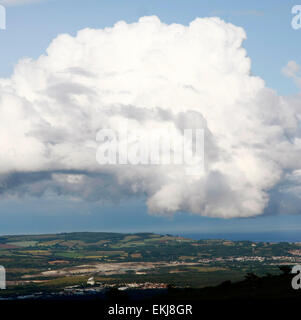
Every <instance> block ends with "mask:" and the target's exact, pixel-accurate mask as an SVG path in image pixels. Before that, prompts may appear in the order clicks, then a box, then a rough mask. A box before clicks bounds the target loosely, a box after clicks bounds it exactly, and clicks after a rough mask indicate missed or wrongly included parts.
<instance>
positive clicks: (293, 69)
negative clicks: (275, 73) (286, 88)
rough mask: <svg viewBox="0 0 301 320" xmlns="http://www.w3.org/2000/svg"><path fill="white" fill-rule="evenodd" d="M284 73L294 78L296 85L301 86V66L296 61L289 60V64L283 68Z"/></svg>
mask: <svg viewBox="0 0 301 320" xmlns="http://www.w3.org/2000/svg"><path fill="white" fill-rule="evenodd" d="M282 74H283V75H285V76H286V77H288V78H292V79H293V80H294V82H295V84H296V86H297V87H298V88H301V73H300V66H299V65H298V64H297V63H296V62H295V61H293V60H291V61H289V62H288V63H287V65H286V66H285V67H283V68H282Z"/></svg>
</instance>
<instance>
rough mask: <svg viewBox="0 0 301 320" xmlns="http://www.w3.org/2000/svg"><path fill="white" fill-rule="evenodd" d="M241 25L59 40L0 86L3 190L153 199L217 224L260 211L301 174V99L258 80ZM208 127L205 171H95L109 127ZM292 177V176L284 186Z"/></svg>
mask: <svg viewBox="0 0 301 320" xmlns="http://www.w3.org/2000/svg"><path fill="white" fill-rule="evenodd" d="M245 38H246V35H245V32H244V30H243V29H242V28H239V27H236V26H234V25H232V24H227V23H225V22H223V21H222V20H220V19H218V18H205V19H196V20H194V21H193V22H191V23H190V25H189V26H183V25H179V24H172V25H166V24H164V23H162V22H161V21H160V20H159V19H158V18H157V17H144V18H141V19H140V20H139V22H137V23H133V24H127V23H125V22H118V23H117V24H116V25H115V26H114V27H113V28H106V29H102V30H92V29H85V30H82V31H79V32H78V34H77V36H76V37H71V36H70V35H67V34H64V35H60V36H59V37H58V38H56V39H55V40H54V41H53V42H52V43H51V45H50V46H49V48H48V49H47V54H46V55H43V56H41V57H40V58H38V59H37V60H29V59H25V60H22V61H20V62H19V63H18V65H17V66H16V68H15V71H14V74H13V75H12V77H11V78H9V79H0V147H1V149H0V150H1V153H0V177H1V178H0V192H1V194H2V197H5V196H6V195H7V194H15V195H20V196H21V195H23V194H26V193H29V194H31V195H36V196H42V195H43V194H45V193H46V194H47V192H55V193H56V194H58V195H70V196H71V197H77V198H78V197H79V198H83V199H88V200H99V199H103V198H105V199H114V200H115V199H120V198H122V197H132V196H137V197H146V202H147V205H148V208H149V211H150V212H151V213H154V214H167V215H170V214H172V213H174V212H176V211H188V212H191V213H195V214H201V215H206V216H213V217H226V218H228V217H248V216H254V215H258V214H261V213H263V212H264V209H265V208H266V206H267V205H268V202H269V194H270V191H271V190H273V188H275V186H277V185H279V184H281V182H282V181H284V180H285V179H287V180H289V179H291V177H292V175H294V172H300V171H298V170H299V169H300V165H299V157H300V145H301V143H300V141H301V140H300V139H299V138H298V137H299V120H300V109H299V110H298V102H296V101H295V100H294V101H291V100H288V99H285V98H283V97H279V96H278V95H277V94H276V93H275V92H273V91H272V90H270V89H267V88H265V84H264V81H263V80H262V79H260V78H258V77H254V76H252V74H251V63H250V59H249V58H248V57H247V55H246V51H245V50H244V49H243V48H242V47H241V45H242V42H243V40H244V39H245ZM125 124H127V125H128V126H129V127H130V128H133V129H135V130H140V131H142V132H143V131H144V132H148V130H151V129H152V128H164V127H174V128H176V129H177V130H180V129H183V128H184V127H185V128H189V127H191V128H193V127H194V126H196V125H197V126H201V127H202V128H204V129H205V159H206V166H205V172H204V173H203V174H202V175H201V176H199V177H198V178H197V179H196V178H195V177H191V176H188V175H186V174H185V171H184V170H183V168H181V167H176V168H175V167H173V166H170V167H168V166H146V167H138V166H126V167H124V166H100V165H99V164H98V163H97V162H96V159H95V155H96V150H97V147H98V144H97V141H96V138H95V137H96V134H97V132H98V130H100V129H102V128H112V129H118V127H120V126H124V125H125ZM286 177H288V178H286Z"/></svg>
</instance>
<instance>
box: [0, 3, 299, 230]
mask: <svg viewBox="0 0 301 320" xmlns="http://www.w3.org/2000/svg"><path fill="white" fill-rule="evenodd" d="M295 4H296V3H295V1H283V0H273V1H272V0H266V1H257V0H256V1H241V0H240V1H238V0H237V1H234V0H228V1H222V0H210V1H209V0H208V1H206V0H203V1H197V0H194V1H193V0H185V1H183V0H164V1H162V0H151V1H150V0H127V1H124V0H118V1H117V0H111V1H102V0H86V1H81V0H48V1H47V0H45V1H41V2H39V3H32V4H27V5H18V6H8V7H7V29H6V30H5V31H4V30H1V31H0V48H1V54H0V57H1V60H0V76H1V77H9V76H10V75H11V73H12V71H13V67H14V65H15V64H16V63H17V62H18V60H19V59H21V58H24V57H30V58H37V57H38V56H40V55H41V54H43V53H44V52H45V49H46V48H47V47H48V45H49V43H50V42H51V41H52V39H54V38H55V37H56V36H57V35H58V34H61V33H70V34H72V35H75V34H76V32H77V31H78V30H80V29H83V28H87V27H88V28H104V27H107V26H112V25H113V24H114V23H115V22H117V21H119V20H125V21H126V22H134V21H137V20H138V18H139V17H141V16H146V15H157V16H158V17H159V18H160V19H161V20H162V21H163V22H166V23H173V22H176V23H181V24H188V23H189V22H190V21H192V20H193V19H195V18H196V17H210V16H219V17H221V18H222V19H224V20H226V21H227V22H231V23H233V24H235V25H238V26H241V27H243V28H244V29H245V31H246V32H247V36H248V39H247V40H246V41H245V43H244V47H245V48H246V50H247V52H248V55H249V57H250V58H251V60H252V72H253V74H255V75H258V76H260V77H261V78H263V79H264V80H265V81H266V84H267V86H268V87H270V88H273V89H275V90H276V91H277V92H278V93H279V94H281V95H288V94H294V93H297V92H298V89H297V88H296V87H295V85H294V83H293V82H292V81H291V80H290V79H288V78H286V77H284V76H283V75H282V73H281V68H282V67H283V66H284V65H286V64H287V62H288V61H290V60H294V61H296V62H297V63H299V64H300V63H301V59H300V51H301V30H299V31H298V30H293V29H292V28H291V19H292V14H291V8H292V6H293V5H295ZM0 217H1V224H0V233H1V234H5V233H30V232H35V233H39V232H57V231H74V230H76V231H77V230H91V231H104V230H115V231H144V230H147V231H155V232H173V231H174V232H179V231H186V232H189V231H191V232H205V231H206V232H213V233H214V232H242V231H243V232H255V231H259V230H260V231H269V230H275V231H279V230H293V229H295V230H296V229H298V228H299V226H300V227H301V216H300V215H290V216H288V215H281V216H274V215H270V216H264V217H258V218H252V219H228V220H223V219H213V218H202V217H198V216H192V215H188V214H186V213H181V214H177V215H176V216H175V217H174V218H172V219H168V218H162V217H154V216H150V215H148V214H147V213H146V206H145V204H144V203H143V202H142V201H141V202H140V201H131V202H127V203H121V204H115V205H113V204H100V203H88V202H81V203H72V202H68V201H65V200H64V199H61V200H57V199H52V200H42V199H31V198H26V199H20V200H18V201H15V200H14V201H9V200H5V201H3V202H2V203H0Z"/></svg>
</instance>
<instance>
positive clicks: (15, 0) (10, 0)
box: [0, 0, 44, 7]
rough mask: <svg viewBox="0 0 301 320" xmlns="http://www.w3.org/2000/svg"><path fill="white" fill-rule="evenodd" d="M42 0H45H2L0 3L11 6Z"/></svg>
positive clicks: (40, 0)
mask: <svg viewBox="0 0 301 320" xmlns="http://www.w3.org/2000/svg"><path fill="white" fill-rule="evenodd" d="M42 1H44V0H2V1H0V4H2V5H4V6H6V7H10V6H22V5H26V4H31V3H38V2H42Z"/></svg>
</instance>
